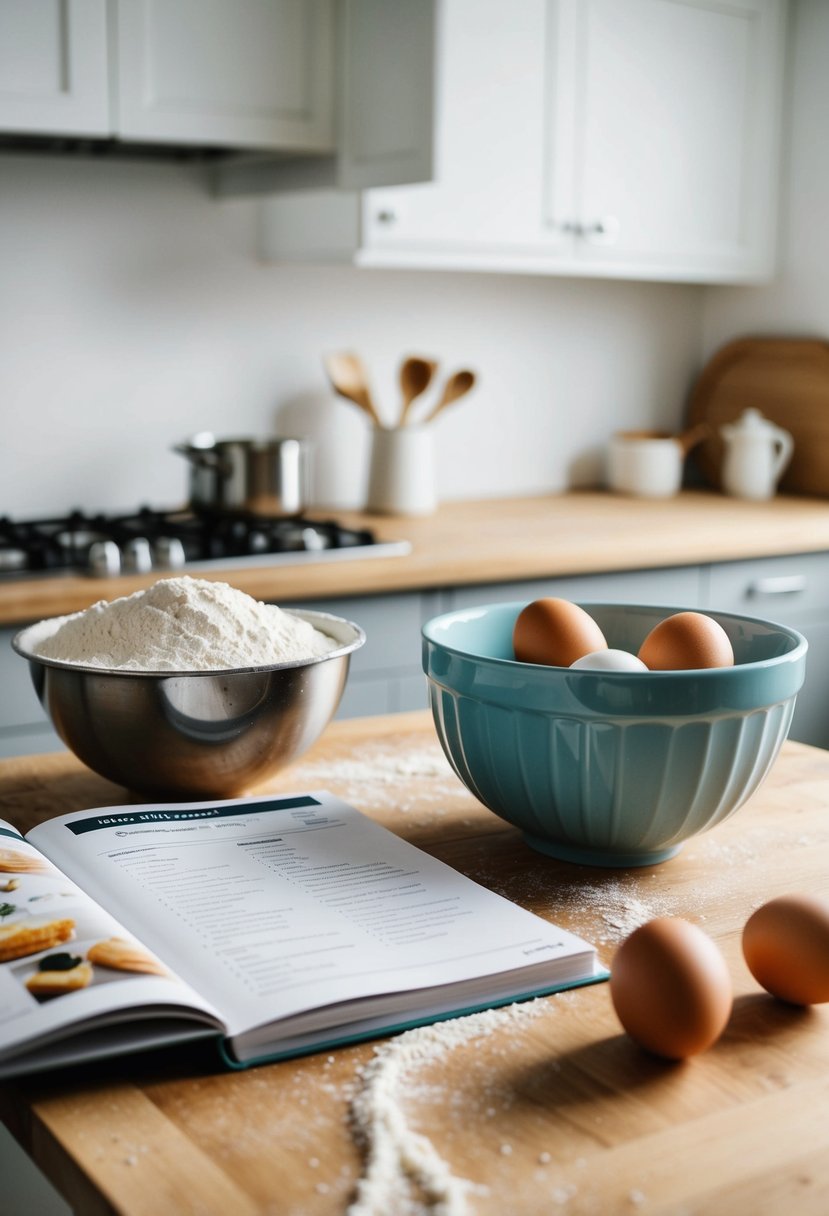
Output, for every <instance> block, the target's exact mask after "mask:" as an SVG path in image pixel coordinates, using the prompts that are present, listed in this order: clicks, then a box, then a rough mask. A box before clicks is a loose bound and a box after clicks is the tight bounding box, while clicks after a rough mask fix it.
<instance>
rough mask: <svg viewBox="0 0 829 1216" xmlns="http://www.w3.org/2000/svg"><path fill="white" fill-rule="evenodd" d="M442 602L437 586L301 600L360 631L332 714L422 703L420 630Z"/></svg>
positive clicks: (355, 715) (394, 709)
mask: <svg viewBox="0 0 829 1216" xmlns="http://www.w3.org/2000/svg"><path fill="white" fill-rule="evenodd" d="M444 603H445V597H444V595H443V593H442V592H440V591H428V592H404V593H401V594H398V595H377V596H372V597H359V598H357V597H355V598H354V599H351V598H348V599H336V600H312V601H305V600H303V607H306V608H313V609H316V610H317V611H318V612H331V613H333V614H334V615H335V616H343V617H346V618H347V619H348V620H350V621H354V622H355V624H357V625H359V626H360V627H361V628H362V629H363V630H364V631H365V635H366V642H365V645H364V646H362V647H361V648H360V649H359V650H357V651H355V652H354V654H353V655H352V656H351V667H350V669H349V675H348V683H347V684H346V687H345V692H344V693H343V699H342V701H341V702H340V708H339V710H338V711H337V715H336V716H337V717H338V718H362V717H368V716H370V715H372V714H386V713H400V712H402V711H403V710H407V709H425V708H426V706H427V705H428V698H427V695H426V677H425V676H424V674H423V668H422V666H421V662H420V631H421V629H422V627H423V625H424V624H425V623H426V621H428V620H429V618H430V617H433V616H436V615H437V614H438V613H439V612H441V611H443V605H444ZM286 607H288V608H290V605H286Z"/></svg>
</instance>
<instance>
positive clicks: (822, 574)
mask: <svg viewBox="0 0 829 1216" xmlns="http://www.w3.org/2000/svg"><path fill="white" fill-rule="evenodd" d="M706 603H707V605H708V606H709V607H710V608H712V609H720V610H722V611H724V612H740V613H745V615H746V616H756V617H762V618H763V619H765V620H770V621H779V622H781V623H782V624H785V625H789V626H791V628H793V629H797V630H798V632H800V633H802V634H803V635H804V637H805V638H806V641H807V642H808V644H809V651H808V653H807V655H806V679H805V682H804V685H803V688H802V689H801V691H800V693H799V694H798V697H797V704H796V705H795V711H794V718H793V720H792V725H791V729H790V731H789V738H790V739H796V740H797V741H798V742H800V743H811V744H813V745H814V746H816V747H829V607H827V606H828V605H829V556H828V555H827V554H826V553H798V554H791V555H788V556H785V557H776V558H765V559H756V560H751V561H743V562H722V563H718V564H717V565H715V566H711V567H710V570H709V572H708V592H707V595H706Z"/></svg>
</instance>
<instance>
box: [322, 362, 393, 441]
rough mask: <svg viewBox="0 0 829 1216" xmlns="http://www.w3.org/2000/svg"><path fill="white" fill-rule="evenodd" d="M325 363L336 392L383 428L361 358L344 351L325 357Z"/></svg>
mask: <svg viewBox="0 0 829 1216" xmlns="http://www.w3.org/2000/svg"><path fill="white" fill-rule="evenodd" d="M323 363H324V364H325V370H326V371H327V372H328V379H329V380H330V381H331V387H332V388H333V389H334V392H335V393H338V394H339V396H340V397H345V399H346V400H347V401H353V403H354V404H355V405H358V406H359V407H360V409H361V410H362V411H363V413H364V414H368V416H369V418H370V419H371V420H372V422H373V423H374V425H375V426H382V425H383V424H382V423H381V421H380V415H379V414H378V413H377V409H376V407H375V404H374V400H373V399H372V396H371V389H370V388H369V386H368V376H367V375H366V369H365V367H364V366H363V361H362V359H361V358H360V356H359V355H354V354H351V353H350V352H348V351H344V352H343V353H341V354H336V355H324V356H323Z"/></svg>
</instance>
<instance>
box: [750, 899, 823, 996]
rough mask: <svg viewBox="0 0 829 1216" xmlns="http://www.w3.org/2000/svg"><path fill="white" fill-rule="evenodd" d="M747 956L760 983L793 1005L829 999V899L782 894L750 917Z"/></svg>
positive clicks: (768, 990) (774, 994)
mask: <svg viewBox="0 0 829 1216" xmlns="http://www.w3.org/2000/svg"><path fill="white" fill-rule="evenodd" d="M742 944H743V956H744V957H745V960H746V963H747V964H748V969H749V971H750V972H751V974H752V975H753V976H754V978H755V979H756V980H757V983H758V984H760V985H761V986H762V987H763V988H765V989H766V991H767V992H770V993H771V994H772V995H773V996H776V997H779V998H780V1000H783V1001H788V1002H789V1003H790V1004H792V1005H819V1004H822V1003H823V1002H824V1001H829V900H826V899H822V898H821V897H820V896H818V895H780V896H778V897H777V898H776V899H772V900H769V902H768V903H765V904H763V906H762V907H760V908H758V909H757V911H756V912H754V913H752V915H751V916H750V917H749V918H748V920H747V921H746V924H745V927H744V929H743V939H742Z"/></svg>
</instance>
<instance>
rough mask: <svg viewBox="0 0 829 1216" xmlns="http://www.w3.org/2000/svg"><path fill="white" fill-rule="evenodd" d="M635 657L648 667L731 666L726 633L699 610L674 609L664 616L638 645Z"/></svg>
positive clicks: (694, 668)
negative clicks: (671, 613)
mask: <svg viewBox="0 0 829 1216" xmlns="http://www.w3.org/2000/svg"><path fill="white" fill-rule="evenodd" d="M639 658H640V659H641V660H642V662H643V663H644V664H645V666H646V667H647V668H648V669H649V670H650V671H692V670H696V669H698V668H704V667H733V666H734V651H733V649H732V647H731V642H730V641H729V638H728V634H727V633H726V632H725V630H724V629H723V627H722V625H720V623H719V622H718V621H715V620H714V618H713V617H710V616H706V615H705V613H703V612H675V613H674V614H673V615H672V616H668V617H665V619H664V620H663V621H660V622H659V624H658V625H654V627H653V629H652V630H651V631H650V633H649V634H648V636H647V637H646V638H645V640H644V642H643V643H642V645H641V646H640V647H639Z"/></svg>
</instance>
